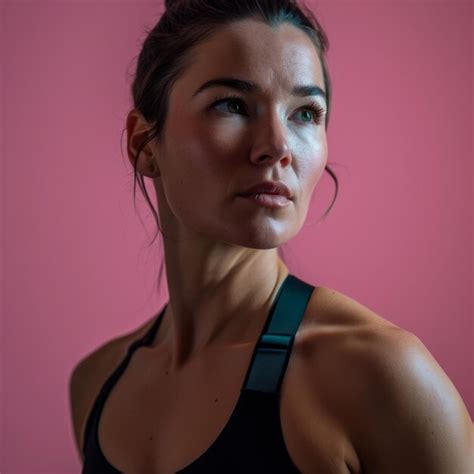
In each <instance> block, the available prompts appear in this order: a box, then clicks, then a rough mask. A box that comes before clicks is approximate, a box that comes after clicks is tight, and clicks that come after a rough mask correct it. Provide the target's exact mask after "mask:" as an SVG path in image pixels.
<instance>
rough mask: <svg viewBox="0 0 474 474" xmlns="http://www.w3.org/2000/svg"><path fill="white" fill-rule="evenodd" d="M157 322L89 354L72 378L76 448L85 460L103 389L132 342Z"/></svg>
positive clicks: (70, 393) (150, 322)
mask: <svg viewBox="0 0 474 474" xmlns="http://www.w3.org/2000/svg"><path fill="white" fill-rule="evenodd" d="M154 321H155V316H153V317H152V318H150V319H149V320H147V321H146V322H145V323H144V324H142V325H141V326H140V327H138V328H137V329H134V330H132V331H130V332H128V333H126V334H123V335H120V336H117V337H114V338H112V339H109V340H108V341H106V342H104V343H102V344H101V345H100V346H99V347H97V348H95V349H93V350H92V351H91V352H89V353H88V354H87V355H86V356H85V357H84V358H83V359H81V360H80V361H79V362H78V363H77V364H76V365H75V367H74V369H73V370H72V372H71V375H70V377H69V387H68V389H69V409H70V416H71V422H72V427H73V430H74V437H75V443H76V448H77V450H78V453H79V456H80V458H81V460H82V459H83V453H82V450H83V443H84V435H85V428H86V423H87V419H88V417H89V414H90V411H91V410H92V406H93V404H94V402H95V399H96V397H97V395H98V394H99V391H100V389H101V388H102V386H103V384H104V383H105V381H106V380H107V377H109V376H110V374H111V373H112V371H113V370H114V369H115V368H116V367H117V366H118V365H119V364H120V362H121V361H122V360H123V359H124V358H125V356H126V355H127V350H128V347H129V346H130V344H131V343H132V342H134V341H135V340H137V339H139V338H140V337H142V336H143V335H144V334H145V333H146V331H148V329H149V328H150V326H151V325H152V324H153V322H154Z"/></svg>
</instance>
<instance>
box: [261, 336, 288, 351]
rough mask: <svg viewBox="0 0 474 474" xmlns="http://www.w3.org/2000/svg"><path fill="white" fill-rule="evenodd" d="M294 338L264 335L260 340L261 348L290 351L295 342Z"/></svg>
mask: <svg viewBox="0 0 474 474" xmlns="http://www.w3.org/2000/svg"><path fill="white" fill-rule="evenodd" d="M293 339H294V336H289V335H287V334H268V333H267V334H264V335H263V336H262V338H261V339H260V343H259V346H260V347H261V348H263V349H277V350H285V351H286V350H288V349H289V348H290V346H291V344H292V342H293Z"/></svg>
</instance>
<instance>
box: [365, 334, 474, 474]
mask: <svg viewBox="0 0 474 474" xmlns="http://www.w3.org/2000/svg"><path fill="white" fill-rule="evenodd" d="M391 334H392V336H390V337H388V336H387V337H384V338H383V339H384V340H383V347H382V346H380V350H379V351H378V354H377V357H375V358H374V361H373V362H374V363H373V364H372V367H371V370H370V371H371V374H370V378H371V380H370V381H369V382H368V387H369V388H370V393H368V394H367V402H366V403H367V411H369V410H370V423H367V426H366V435H365V436H364V437H363V438H362V439H361V441H360V444H359V446H358V453H359V455H360V457H361V460H362V462H363V465H364V472H366V473H367V474H371V473H376V474H382V473H383V474H392V473H393V474H399V473H401V472H403V473H405V474H409V473H413V474H415V473H417V474H418V473H430V474H454V473H456V474H472V473H473V472H474V433H473V424H472V420H471V418H470V416H469V413H468V411H467V409H466V406H465V405H464V403H463V400H462V398H461V396H460V395H459V393H458V391H457V390H456V388H455V386H454V385H453V383H452V382H451V380H450V379H449V378H448V376H447V375H446V374H445V372H444V371H443V370H442V368H441V367H440V366H439V364H438V363H437V362H436V360H435V359H434V357H433V356H432V355H431V354H430V352H429V351H428V349H427V348H426V347H425V346H424V344H423V343H422V342H421V341H420V340H419V339H418V338H417V337H416V336H415V335H413V334H411V333H409V332H407V331H404V330H400V331H398V332H397V333H396V334H395V333H393V332H392V333H391Z"/></svg>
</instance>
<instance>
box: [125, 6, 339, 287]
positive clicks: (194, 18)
mask: <svg viewBox="0 0 474 474" xmlns="http://www.w3.org/2000/svg"><path fill="white" fill-rule="evenodd" d="M165 3H166V11H165V13H164V14H163V15H162V16H161V18H160V20H159V21H158V23H157V24H156V25H155V26H154V27H153V28H152V29H151V30H145V32H146V35H147V36H146V39H145V41H144V43H143V46H142V49H141V51H140V54H139V56H138V61H137V66H136V71H135V74H134V76H133V82H132V85H131V92H132V98H133V106H134V108H135V109H137V110H138V111H139V112H140V113H141V114H142V115H143V117H144V119H145V120H146V121H147V122H148V123H149V124H150V125H152V128H151V129H150V133H149V135H148V138H146V139H145V140H144V142H143V143H142V144H141V145H140V146H139V147H138V151H137V154H136V156H135V165H134V185H133V198H134V203H135V210H136V202H135V199H136V184H137V181H138V184H139V186H140V189H141V191H142V193H143V195H144V197H145V200H146V201H147V203H148V205H149V206H150V209H151V211H152V213H153V216H154V218H155V220H156V224H157V232H156V234H155V236H154V238H153V240H152V242H151V244H152V243H153V242H154V240H155V239H156V237H157V235H158V233H159V231H161V228H160V222H159V216H158V212H157V211H156V210H155V209H154V207H153V204H152V202H151V201H150V198H149V196H148V193H147V190H146V187H145V182H144V179H143V176H142V175H141V174H140V173H137V162H138V156H139V155H140V153H141V151H142V150H143V147H144V146H145V145H146V144H147V143H148V142H150V141H151V140H153V139H154V138H157V139H158V141H160V140H161V138H162V132H163V129H164V124H165V121H166V116H167V111H168V105H169V97H170V94H171V89H172V87H173V84H174V82H175V81H176V80H177V79H178V78H179V77H180V75H181V74H183V72H184V71H185V70H186V67H187V65H188V64H189V62H190V59H191V58H190V54H189V52H190V49H191V48H192V47H194V46H196V45H197V44H198V43H199V42H202V41H203V40H205V39H206V38H207V37H208V36H210V35H212V34H213V33H215V32H216V31H217V30H218V29H219V28H222V27H223V26H225V25H228V24H230V23H232V22H236V21H240V20H244V19H249V18H252V19H257V20H260V21H262V22H263V23H265V24H266V25H269V26H271V27H272V28H277V27H278V26H279V25H281V24H283V23H289V24H291V25H293V26H295V27H296V28H299V29H300V30H302V31H303V32H305V33H306V34H307V35H308V36H309V38H310V39H311V41H312V42H313V44H314V46H315V48H316V51H317V54H318V57H319V60H320V61H321V65H322V70H323V75H324V86H325V92H326V97H327V113H326V114H325V128H326V130H327V128H328V124H329V116H330V110H331V79H330V76H329V71H328V67H327V63H326V58H325V55H326V52H327V50H328V49H329V40H328V38H327V36H326V33H325V32H324V30H323V28H322V27H321V25H320V23H319V22H318V20H317V19H316V17H315V16H314V15H313V13H312V12H311V11H310V10H309V9H308V8H307V7H306V6H304V7H300V6H298V5H297V2H296V1H291V0H166V2H165ZM325 171H327V172H328V173H329V175H330V176H331V177H332V178H333V180H334V182H335V185H336V192H335V196H334V199H333V201H332V203H331V205H330V207H329V209H328V210H327V211H326V212H325V213H324V215H323V219H324V217H326V215H327V214H328V213H329V211H330V210H331V208H332V206H333V204H334V201H335V200H336V197H337V194H338V188H339V185H338V180H337V177H336V175H335V174H334V172H333V171H332V170H331V169H330V168H329V166H327V165H326V167H325ZM151 244H150V245H151ZM278 252H279V255H280V257H281V258H282V259H283V261H285V259H284V258H283V256H282V249H281V248H279V249H278ZM163 262H164V258H163V259H162V265H161V267H160V272H159V277H158V288H159V286H160V281H161V276H162V272H163Z"/></svg>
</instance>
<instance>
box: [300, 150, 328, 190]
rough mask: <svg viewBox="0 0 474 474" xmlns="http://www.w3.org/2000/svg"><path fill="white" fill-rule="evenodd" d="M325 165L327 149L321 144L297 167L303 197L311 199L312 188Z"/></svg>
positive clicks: (319, 177)
mask: <svg viewBox="0 0 474 474" xmlns="http://www.w3.org/2000/svg"><path fill="white" fill-rule="evenodd" d="M326 164H327V147H325V146H324V145H323V144H322V145H321V146H320V147H318V148H316V149H315V151H314V153H313V154H312V155H311V156H310V157H308V158H306V159H304V160H302V161H301V164H300V167H299V182H300V185H301V192H302V195H303V196H306V197H307V198H308V199H309V198H310V197H311V194H312V193H313V190H314V188H315V187H316V185H317V184H318V182H319V180H320V179H321V177H322V175H323V173H324V168H325V166H326Z"/></svg>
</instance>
